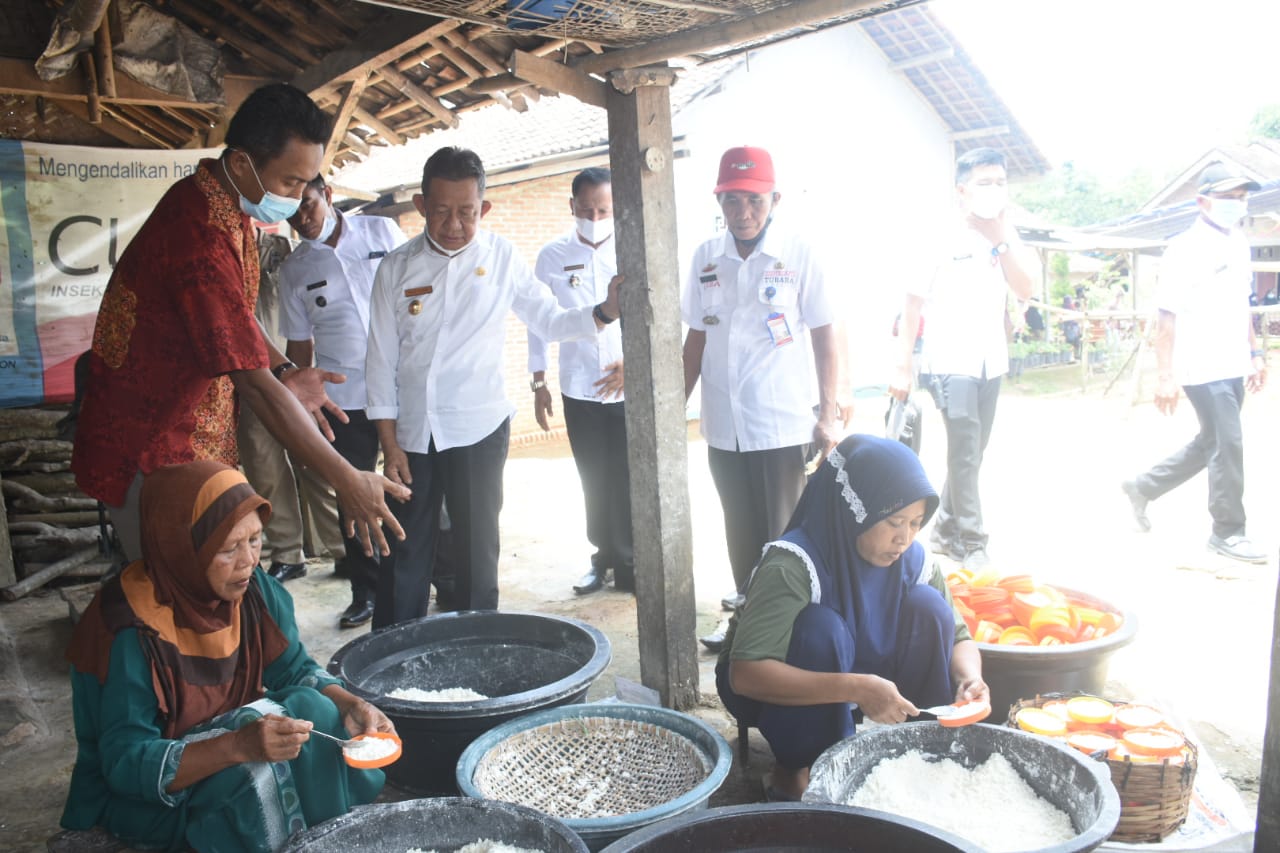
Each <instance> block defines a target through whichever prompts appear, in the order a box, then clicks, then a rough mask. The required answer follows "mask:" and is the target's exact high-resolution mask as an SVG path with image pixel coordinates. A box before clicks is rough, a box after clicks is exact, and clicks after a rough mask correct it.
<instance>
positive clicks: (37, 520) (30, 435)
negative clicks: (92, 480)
mask: <svg viewBox="0 0 1280 853" xmlns="http://www.w3.org/2000/svg"><path fill="white" fill-rule="evenodd" d="M65 414H66V411H65V410H62V409H0V493H2V494H3V498H4V501H3V504H4V507H5V510H6V513H5V518H6V522H7V525H6V529H5V531H3V533H0V596H3V597H4V598H7V599H11V600H12V599H14V598H20V597H22V596H23V595H26V594H27V593H29V592H31V591H32V590H33V589H36V588H38V587H40V586H42V585H44V584H45V583H48V582H49V581H50V580H52V579H53V578H55V577H64V576H73V577H80V578H84V577H98V576H100V575H101V574H102V573H103V572H104V571H105V570H106V569H107V567H108V566H109V561H108V560H107V558H106V557H104V556H102V551H101V549H100V547H99V542H100V539H101V535H100V534H101V527H100V516H99V510H98V502H97V501H95V500H94V499H93V498H90V497H87V496H86V495H84V494H83V493H82V492H81V491H80V490H79V489H78V488H76V482H75V477H74V476H73V475H72V473H71V471H70V468H71V447H72V443H71V442H70V441H64V440H62V439H60V438H59V437H58V436H59V432H58V423H59V421H61V420H62V418H63V417H64V415H65Z"/></svg>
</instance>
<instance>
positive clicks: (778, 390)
mask: <svg viewBox="0 0 1280 853" xmlns="http://www.w3.org/2000/svg"><path fill="white" fill-rule="evenodd" d="M715 194H716V200H717V201H719V203H720V209H721V210H722V211H723V212H724V220H725V225H726V226H727V228H728V231H727V233H725V234H722V235H719V236H716V237H713V238H711V239H710V240H708V241H707V242H705V243H703V244H702V246H700V247H699V248H698V250H697V252H696V253H695V254H694V257H693V265H692V267H691V269H690V273H689V279H688V281H687V283H686V286H685V290H684V298H683V300H682V311H683V314H684V321H685V323H687V324H688V326H689V333H688V335H687V336H686V337H685V341H684V377H685V378H684V390H685V396H686V397H688V396H689V395H690V394H691V393H693V387H694V385H695V384H697V382H698V379H699V377H701V379H702V406H701V421H702V435H703V437H704V438H706V440H707V457H708V464H709V466H710V468H711V476H712V479H713V480H714V481H715V484H716V491H717V492H719V494H720V505H721V507H722V508H723V509H724V530H725V539H726V541H727V542H728V546H729V565H730V568H731V569H732V570H733V580H734V584H735V588H734V591H733V593H732V594H731V595H729V596H727V597H726V598H725V599H724V600H723V602H722V603H723V605H724V607H725V609H726V610H734V609H736V608H737V607H739V606H740V605H741V604H742V601H743V599H744V597H745V595H746V591H747V581H748V580H749V579H750V577H751V570H752V568H754V566H755V564H756V560H758V559H759V557H760V553H761V550H762V549H763V547H764V545H765V543H766V542H768V541H770V540H771V539H774V538H776V537H778V536H779V535H781V534H782V532H783V529H784V528H785V527H786V525H787V522H788V520H790V518H791V512H792V510H794V509H795V506H796V502H797V501H799V500H800V493H801V492H802V491H803V490H804V484H805V465H806V461H807V460H808V459H809V458H810V457H811V456H812V455H813V454H814V453H816V452H821V453H823V454H825V453H826V451H828V450H829V449H830V448H832V447H834V446H835V444H836V442H837V441H839V439H840V438H841V436H842V427H843V423H845V422H847V420H848V414H851V411H850V412H848V413H845V412H844V411H843V410H842V409H841V406H840V404H839V403H838V402H837V396H838V393H839V379H840V365H841V362H842V354H841V347H842V344H843V338H842V336H840V335H839V334H837V332H836V328H837V327H836V325H835V320H836V317H835V310H834V307H833V305H832V302H831V300H830V299H829V298H828V294H827V288H826V283H825V278H824V275H823V270H822V267H821V265H820V264H819V263H818V262H817V260H816V259H815V257H814V255H813V252H812V250H811V249H810V248H809V246H808V245H807V244H806V243H805V242H804V241H803V240H801V239H799V238H798V237H796V236H795V235H793V234H790V233H787V232H786V231H785V230H784V229H783V228H781V227H779V226H778V224H776V223H775V222H774V211H775V210H776V208H777V205H778V202H779V200H780V199H781V198H782V196H781V193H779V192H778V191H777V189H776V184H775V180H774V171H773V160H772V159H771V158H770V157H769V152H768V151H765V150H764V149H763V148H752V147H745V146H744V147H741V148H730V149H729V150H728V151H726V152H725V153H724V156H723V157H721V158H720V177H719V180H718V181H717V182H716V188H715ZM806 339H808V340H806ZM810 346H811V347H812V353H811V352H810ZM815 368H816V369H815ZM815 403H816V404H817V405H816V413H817V414H816V417H815ZM723 641H724V635H723V632H722V631H717V632H716V633H714V634H712V635H711V636H708V637H703V638H702V643H703V644H704V645H705V646H707V647H708V648H710V649H712V650H713V651H715V650H718V649H719V648H720V646H721V645H722V644H723Z"/></svg>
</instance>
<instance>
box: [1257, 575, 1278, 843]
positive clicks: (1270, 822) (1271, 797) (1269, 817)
mask: <svg viewBox="0 0 1280 853" xmlns="http://www.w3.org/2000/svg"><path fill="white" fill-rule="evenodd" d="M1277 716H1280V584H1277V586H1276V611H1275V619H1274V621H1273V622H1272V624H1271V687H1270V689H1269V690H1268V693H1267V728H1266V731H1265V732H1264V733H1263V736H1262V772H1261V773H1259V774H1258V776H1259V782H1258V823H1257V826H1256V827H1255V832H1254V836H1253V853H1270V851H1273V850H1280V720H1277V719H1276V717H1277Z"/></svg>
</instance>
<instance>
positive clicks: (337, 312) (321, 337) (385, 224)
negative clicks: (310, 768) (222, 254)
mask: <svg viewBox="0 0 1280 853" xmlns="http://www.w3.org/2000/svg"><path fill="white" fill-rule="evenodd" d="M289 224H290V225H291V226H293V229H294V230H295V231H297V232H298V235H299V236H300V237H302V245H301V246H300V247H299V248H298V249H297V250H296V251H294V252H293V253H292V254H290V255H289V257H288V258H287V259H285V262H284V263H283V264H282V265H281V267H280V294H281V305H282V308H283V310H282V311H281V316H280V334H281V335H283V336H284V337H285V339H286V340H287V341H288V343H287V344H286V346H285V357H286V358H288V359H289V361H291V362H293V363H294V364H298V365H301V366H303V367H310V366H311V361H312V356H314V357H315V363H316V365H317V366H318V367H322V368H324V369H325V370H329V371H333V372H335V373H341V374H344V375H345V376H346V377H347V381H346V382H344V383H342V384H340V385H332V384H330V385H326V386H325V390H326V391H327V392H328V393H329V397H330V399H332V400H333V401H334V402H335V403H337V404H338V405H339V406H341V407H342V410H343V411H344V412H345V413H346V415H347V422H346V423H343V422H342V421H340V420H338V419H337V418H336V417H334V416H333V415H332V414H329V413H328V412H326V413H325V416H326V417H327V418H328V420H329V425H330V426H331V427H332V428H333V436H334V437H333V448H334V450H336V451H338V453H339V454H340V455H341V456H342V458H343V459H345V460H347V461H348V462H350V463H351V465H352V466H353V467H355V468H358V469H359V470H361V471H373V470H374V469H375V468H376V466H377V463H378V431H377V430H376V429H375V428H374V426H373V424H372V423H370V421H369V418H368V417H367V416H366V415H365V412H364V406H365V386H364V361H365V349H366V347H367V344H368V339H369V296H370V293H371V292H372V289H373V274H374V272H375V271H376V270H377V269H378V264H380V263H382V258H383V257H385V256H386V254H387V253H388V252H390V251H391V250H392V249H394V248H396V247H397V246H400V245H402V244H403V243H404V241H405V236H404V233H403V232H401V230H400V228H399V227H398V226H397V225H396V224H395V222H393V221H392V220H390V219H387V218H386V217H382V216H352V217H347V216H343V215H342V213H341V212H339V211H338V210H336V209H335V208H334V207H333V191H332V190H331V189H329V187H328V186H327V185H326V184H325V181H324V178H323V177H321V176H316V177H315V178H314V179H313V180H312V181H311V182H310V183H308V184H307V187H306V189H305V190H303V192H302V202H301V204H300V205H299V206H298V212H297V213H295V214H294V215H293V216H292V217H290V218H289ZM343 527H344V528H345V523H343ZM334 571H335V572H336V573H337V574H339V575H341V576H344V577H346V578H348V579H349V581H350V582H351V604H350V606H348V607H347V609H346V610H344V611H343V612H342V615H341V616H340V617H339V619H338V624H339V625H340V626H341V627H343V628H355V627H357V626H359V625H363V624H364V623H366V622H368V621H369V620H370V619H372V618H373V593H374V589H375V588H376V587H377V579H378V557H377V555H376V554H375V555H373V556H366V555H365V553H364V552H363V551H362V550H361V549H360V548H358V547H355V544H354V543H348V544H347V553H346V556H345V557H343V558H342V559H341V560H339V561H338V562H337V563H336V564H335V566H334Z"/></svg>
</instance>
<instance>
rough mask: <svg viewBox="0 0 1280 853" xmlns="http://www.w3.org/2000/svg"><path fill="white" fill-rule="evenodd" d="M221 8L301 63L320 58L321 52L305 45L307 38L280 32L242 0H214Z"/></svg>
mask: <svg viewBox="0 0 1280 853" xmlns="http://www.w3.org/2000/svg"><path fill="white" fill-rule="evenodd" d="M214 1H215V2H216V3H217V4H218V6H219V8H222V9H225V10H226V11H228V12H230V13H231V14H233V15H235V16H236V17H237V18H239V19H240V20H241V21H244V22H245V23H246V24H248V25H249V26H250V27H252V28H253V29H254V30H255V31H256V32H258V33H261V34H262V35H264V36H266V37H267V38H268V39H270V40H271V41H273V42H275V44H276V45H277V46H279V47H280V48H282V49H283V50H284V52H285V53H286V54H288V55H289V56H292V57H293V58H294V59H296V60H297V61H298V63H299V64H300V65H306V64H307V63H309V62H315V61H316V60H317V59H319V58H320V54H319V52H317V51H315V50H312V49H308V48H307V47H306V46H305V39H302V38H299V37H298V36H293V37H286V36H285V35H284V33H282V32H280V28H279V27H277V26H276V25H275V24H273V23H271V22H270V21H268V20H267V19H266V18H264V17H262V16H261V15H259V14H258V13H257V12H254V11H253V10H251V9H249V8H248V7H247V6H246V4H244V3H242V2H240V0H214Z"/></svg>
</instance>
